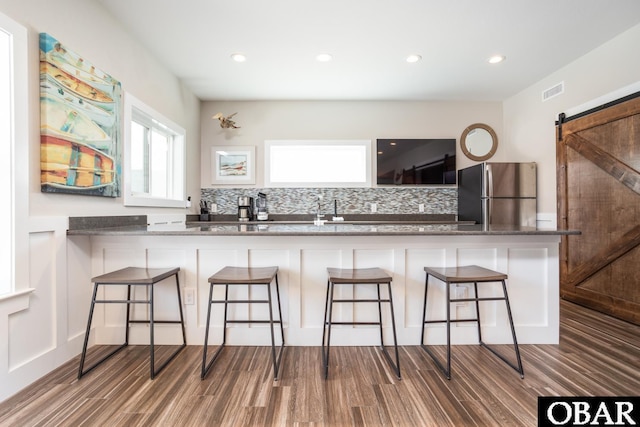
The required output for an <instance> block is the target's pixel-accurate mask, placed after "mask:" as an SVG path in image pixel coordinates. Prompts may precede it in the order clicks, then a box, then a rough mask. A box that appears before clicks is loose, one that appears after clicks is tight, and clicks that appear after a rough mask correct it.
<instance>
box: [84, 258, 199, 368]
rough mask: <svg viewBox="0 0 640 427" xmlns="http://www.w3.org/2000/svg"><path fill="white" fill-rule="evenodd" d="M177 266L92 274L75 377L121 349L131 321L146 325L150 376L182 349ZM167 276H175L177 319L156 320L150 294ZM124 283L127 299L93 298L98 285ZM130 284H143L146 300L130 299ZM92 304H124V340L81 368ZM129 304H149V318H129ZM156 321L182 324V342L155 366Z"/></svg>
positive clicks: (181, 318) (183, 338)
mask: <svg viewBox="0 0 640 427" xmlns="http://www.w3.org/2000/svg"><path fill="white" fill-rule="evenodd" d="M179 271H180V268H178V267H176V268H140V267H126V268H123V269H121V270H116V271H112V272H110V273H105V274H102V275H100V276H95V277H93V278H92V279H91V282H92V283H93V284H94V287H93V297H92V299H91V308H90V309H89V321H88V322H87V330H86V332H85V336H84V345H83V347H82V355H81V356H80V367H79V369H78V379H80V378H82V376H83V375H85V374H86V373H87V372H89V371H91V370H92V369H94V368H96V367H97V366H98V365H99V364H101V363H102V362H104V361H105V360H107V359H108V358H110V357H111V356H113V355H114V354H116V353H117V352H119V351H120V350H122V349H123V348H125V347H126V346H128V345H129V326H130V325H131V324H132V323H146V324H149V352H150V355H149V361H150V363H149V366H150V377H151V379H154V378H155V376H156V375H157V374H158V373H159V372H160V371H161V370H162V369H163V368H164V367H165V366H167V364H168V363H169V362H171V361H172V360H173V359H174V358H175V356H177V355H178V353H179V352H180V351H182V350H183V349H184V348H185V347H186V346H187V338H186V333H185V328H184V316H183V314H182V300H181V298H180V280H179V278H178V272H179ZM171 276H175V279H176V293H177V297H178V310H179V313H180V320H156V319H155V318H154V304H153V293H154V287H155V284H157V283H159V282H161V281H163V280H164V279H167V278H169V277H171ZM114 285H120V286H127V298H126V299H121V300H107V299H102V300H99V299H97V294H98V288H99V287H100V286H114ZM131 286H146V287H147V290H148V292H147V294H148V297H147V299H131ZM96 304H126V305H127V314H126V322H125V340H124V343H123V344H121V345H120V346H119V347H118V348H116V349H115V350H113V351H112V352H111V353H109V354H108V355H106V356H104V357H103V358H102V359H100V360H99V361H97V362H96V363H94V364H93V365H92V366H91V367H90V368H87V369H86V370H85V369H84V363H85V358H86V354H87V346H88V344H89V334H90V332H91V321H92V319H93V311H94V308H95V305H96ZM132 304H148V305H149V319H148V320H132V319H131V317H130V316H131V315H130V312H131V305H132ZM156 323H163V324H165V323H175V324H180V325H181V327H182V345H181V346H180V347H179V348H178V349H177V350H176V351H175V352H173V353H172V354H171V355H170V356H169V358H168V359H167V360H165V361H164V363H163V364H162V365H161V366H160V367H158V369H156V368H155V345H154V342H155V340H154V329H155V328H154V325H155V324H156Z"/></svg>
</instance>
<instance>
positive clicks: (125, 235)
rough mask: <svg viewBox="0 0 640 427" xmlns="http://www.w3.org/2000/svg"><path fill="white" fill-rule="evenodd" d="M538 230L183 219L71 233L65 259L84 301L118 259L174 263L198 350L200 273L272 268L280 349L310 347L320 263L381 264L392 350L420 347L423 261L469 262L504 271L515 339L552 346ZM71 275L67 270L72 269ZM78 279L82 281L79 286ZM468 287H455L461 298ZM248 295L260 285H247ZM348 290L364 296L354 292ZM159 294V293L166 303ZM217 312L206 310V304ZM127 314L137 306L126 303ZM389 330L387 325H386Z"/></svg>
mask: <svg viewBox="0 0 640 427" xmlns="http://www.w3.org/2000/svg"><path fill="white" fill-rule="evenodd" d="M575 233H577V232H575V231H556V230H544V229H536V228H518V227H508V226H506V227H492V228H490V229H487V228H485V227H483V226H482V225H472V224H458V223H428V222H425V223H380V222H379V223H353V222H351V223H346V222H345V223H331V222H325V223H323V224H322V225H319V224H317V225H316V224H314V223H313V222H311V221H308V222H297V223H275V222H270V223H214V222H203V223H198V222H193V223H176V224H171V223H169V224H158V225H148V226H147V225H143V224H137V225H126V226H117V227H104V228H96V227H94V226H92V227H77V228H70V229H69V231H68V233H67V234H68V239H69V241H70V243H71V244H72V246H71V251H70V252H71V255H72V256H75V257H83V256H86V259H85V261H90V262H89V265H91V269H90V271H88V270H87V269H81V268H77V269H75V270H76V273H77V274H78V277H76V276H75V274H74V275H73V277H72V278H71V277H70V280H73V281H77V283H76V285H77V286H85V287H86V295H87V296H86V307H79V310H84V311H86V312H88V307H89V301H90V289H91V286H90V277H91V276H94V275H98V274H102V273H104V272H108V271H112V270H116V269H119V268H122V267H125V266H138V267H144V266H148V267H166V266H177V267H180V268H181V272H180V283H181V286H182V289H183V303H184V304H185V306H184V308H185V315H186V322H187V341H188V343H189V344H191V345H201V344H202V342H203V341H204V327H205V320H206V312H207V297H208V291H209V285H208V282H207V279H208V277H209V276H210V275H212V274H213V273H215V272H216V271H218V270H219V269H220V268H222V267H224V266H226V265H234V266H252V267H262V266H269V265H274V266H278V267H279V269H280V272H279V282H280V291H281V297H282V310H283V317H284V326H285V335H286V339H287V345H301V346H319V345H320V343H321V337H322V322H323V314H324V301H325V291H326V281H327V273H326V268H327V267H339V268H364V267H374V266H375V267H380V268H383V269H385V270H386V271H388V272H389V273H390V274H391V275H392V277H393V292H394V307H395V312H396V323H397V329H398V341H399V344H401V345H418V344H419V343H420V328H421V317H422V299H423V297H424V280H425V275H424V267H425V266H453V265H469V264H477V265H481V266H483V267H486V268H490V269H493V270H497V271H501V272H504V273H507V274H508V275H509V281H508V289H509V296H510V299H511V306H512V310H513V314H514V321H515V324H516V331H517V334H518V340H519V342H520V343H521V344H528V343H536V344H557V343H558V336H559V331H558V325H559V268H558V263H559V256H558V248H559V242H560V236H561V235H562V234H575ZM70 276H71V275H70ZM82 282H84V285H83V284H82ZM498 286H499V285H497V284H496V285H495V286H494V285H493V284H490V285H488V286H487V287H486V288H483V290H482V291H481V293H484V295H488V294H492V293H494V292H497V291H498V290H499V287H498ZM245 288H246V287H239V289H233V292H236V295H235V296H234V297H236V298H245V297H247V295H246V293H247V291H246V289H245ZM471 288H472V287H471V286H469V285H460V286H458V288H457V289H456V290H455V291H456V292H459V294H461V295H463V294H465V293H468V292H470V291H471ZM248 292H251V293H252V296H253V293H254V292H255V293H256V294H257V296H258V297H260V293H261V292H264V291H263V290H262V289H250V290H249V291H248ZM341 292H342V294H341V297H343V298H348V297H349V295H351V292H352V291H351V289H350V287H345V288H344V289H341ZM355 292H356V293H357V294H358V297H363V296H365V297H366V295H367V293H368V292H371V290H370V289H368V287H358V286H356V287H355ZM430 295H431V296H432V297H433V298H430V299H429V307H428V311H429V314H430V318H443V317H444V310H445V308H444V303H443V301H444V286H443V285H439V286H436V285H432V286H431V287H430ZM170 296H171V294H170V292H167V293H166V294H165V293H163V290H162V288H158V294H157V301H159V302H157V304H158V305H157V306H156V307H157V308H158V309H159V310H158V311H159V314H158V316H157V317H158V318H160V316H164V317H165V318H170V317H171V316H173V315H175V314H176V313H177V310H176V308H175V307H174V306H173V305H172V303H173V304H175V302H174V301H172V300H171V299H170V298H169V297H170ZM165 297H166V298H165ZM214 309H215V307H214ZM481 309H482V310H483V311H482V314H483V337H484V338H485V339H486V340H487V342H493V343H509V342H511V341H510V339H511V338H510V331H509V328H508V326H507V325H508V324H507V321H506V310H504V307H503V305H499V304H496V303H494V302H485V303H483V305H482V306H481ZM135 310H136V311H137V312H136V313H135V314H136V315H137V316H141V317H144V316H146V312H145V311H144V310H143V309H142V308H139V307H136V308H135ZM230 310H231V315H232V316H233V315H237V316H242V317H244V316H249V317H251V318H256V319H259V318H265V316H267V311H266V310H267V309H266V307H259V308H256V307H252V308H251V310H250V312H249V310H248V309H247V308H246V307H245V306H243V305H235V306H232V307H230ZM473 310H474V307H473V306H472V305H471V304H470V303H458V304H457V305H453V306H452V317H453V318H455V317H457V318H462V317H469V315H472V314H473V312H474V311H473ZM376 312H377V310H374V309H370V308H369V307H368V306H367V305H362V304H360V305H358V306H357V308H354V307H353V306H352V305H350V304H342V307H340V309H339V310H337V312H335V313H334V315H335V316H336V317H335V319H339V320H342V321H350V320H354V321H371V320H374V319H375V315H376ZM217 314H218V315H216V314H215V313H214V316H213V318H212V323H211V329H212V332H211V337H210V340H211V342H213V343H217V342H219V341H220V340H221V336H222V327H221V326H222V319H221V313H217ZM123 320H124V309H123V308H120V307H108V308H107V309H106V310H103V311H102V312H101V313H100V315H98V316H97V317H96V318H95V325H96V328H97V331H96V332H97V334H95V335H96V337H97V339H96V342H97V343H101V344H106V343H116V342H118V341H119V340H120V339H121V338H120V337H121V333H122V325H123ZM144 328H145V327H144V326H140V327H138V326H133V327H132V342H134V343H135V342H137V341H139V342H141V343H144V342H145V338H146V337H148V333H147V332H146V331H145V330H144ZM387 332H390V331H387ZM332 333H333V334H334V335H333V336H332V344H333V343H335V344H336V345H372V344H375V343H377V342H378V340H379V338H378V337H377V329H376V328H374V327H362V326H360V327H353V326H343V327H336V328H335V329H334V330H333V332H332ZM177 336H178V331H172V330H170V328H169V327H167V328H162V329H160V330H159V331H158V333H157V337H159V339H160V342H162V341H165V342H167V343H170V342H175V338H176V337H177ZM452 340H453V343H454V344H476V343H477V332H476V328H475V325H474V324H473V323H469V324H466V323H459V324H456V325H455V326H454V329H453V333H452ZM228 342H229V343H230V344H231V345H234V344H236V345H268V343H269V338H268V334H266V333H265V330H264V328H263V327H262V326H255V325H254V326H251V327H249V326H246V325H234V327H232V328H230V330H229V333H228ZM427 342H428V343H432V344H442V343H444V342H445V333H444V328H443V327H442V326H430V327H428V332H427Z"/></svg>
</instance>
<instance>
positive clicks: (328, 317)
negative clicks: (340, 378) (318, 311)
mask: <svg viewBox="0 0 640 427" xmlns="http://www.w3.org/2000/svg"><path fill="white" fill-rule="evenodd" d="M327 286H328V287H327V308H326V310H325V327H326V328H327V345H326V348H327V350H326V355H325V351H324V348H325V346H324V334H323V339H322V344H323V345H322V349H323V352H322V355H323V359H324V379H325V380H326V379H327V378H328V376H329V351H330V349H331V315H332V312H333V291H334V285H333V283H332V282H331V281H329V282H328V283H327ZM327 310H328V311H327Z"/></svg>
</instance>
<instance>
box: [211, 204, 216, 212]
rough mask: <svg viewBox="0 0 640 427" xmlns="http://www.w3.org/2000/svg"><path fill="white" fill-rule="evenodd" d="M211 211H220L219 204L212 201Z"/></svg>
mask: <svg viewBox="0 0 640 427" xmlns="http://www.w3.org/2000/svg"><path fill="white" fill-rule="evenodd" d="M210 212H211V213H218V205H217V204H215V203H211V211H210Z"/></svg>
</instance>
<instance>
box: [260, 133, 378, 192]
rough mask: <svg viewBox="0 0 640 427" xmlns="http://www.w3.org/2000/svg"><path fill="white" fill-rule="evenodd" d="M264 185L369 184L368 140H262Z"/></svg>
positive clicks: (351, 185)
mask: <svg viewBox="0 0 640 427" xmlns="http://www.w3.org/2000/svg"><path fill="white" fill-rule="evenodd" d="M265 147H266V150H265V186H266V187H371V141H369V140H345V141H333V140H330V141H295V140H290V141H289V140H285V141H265Z"/></svg>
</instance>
